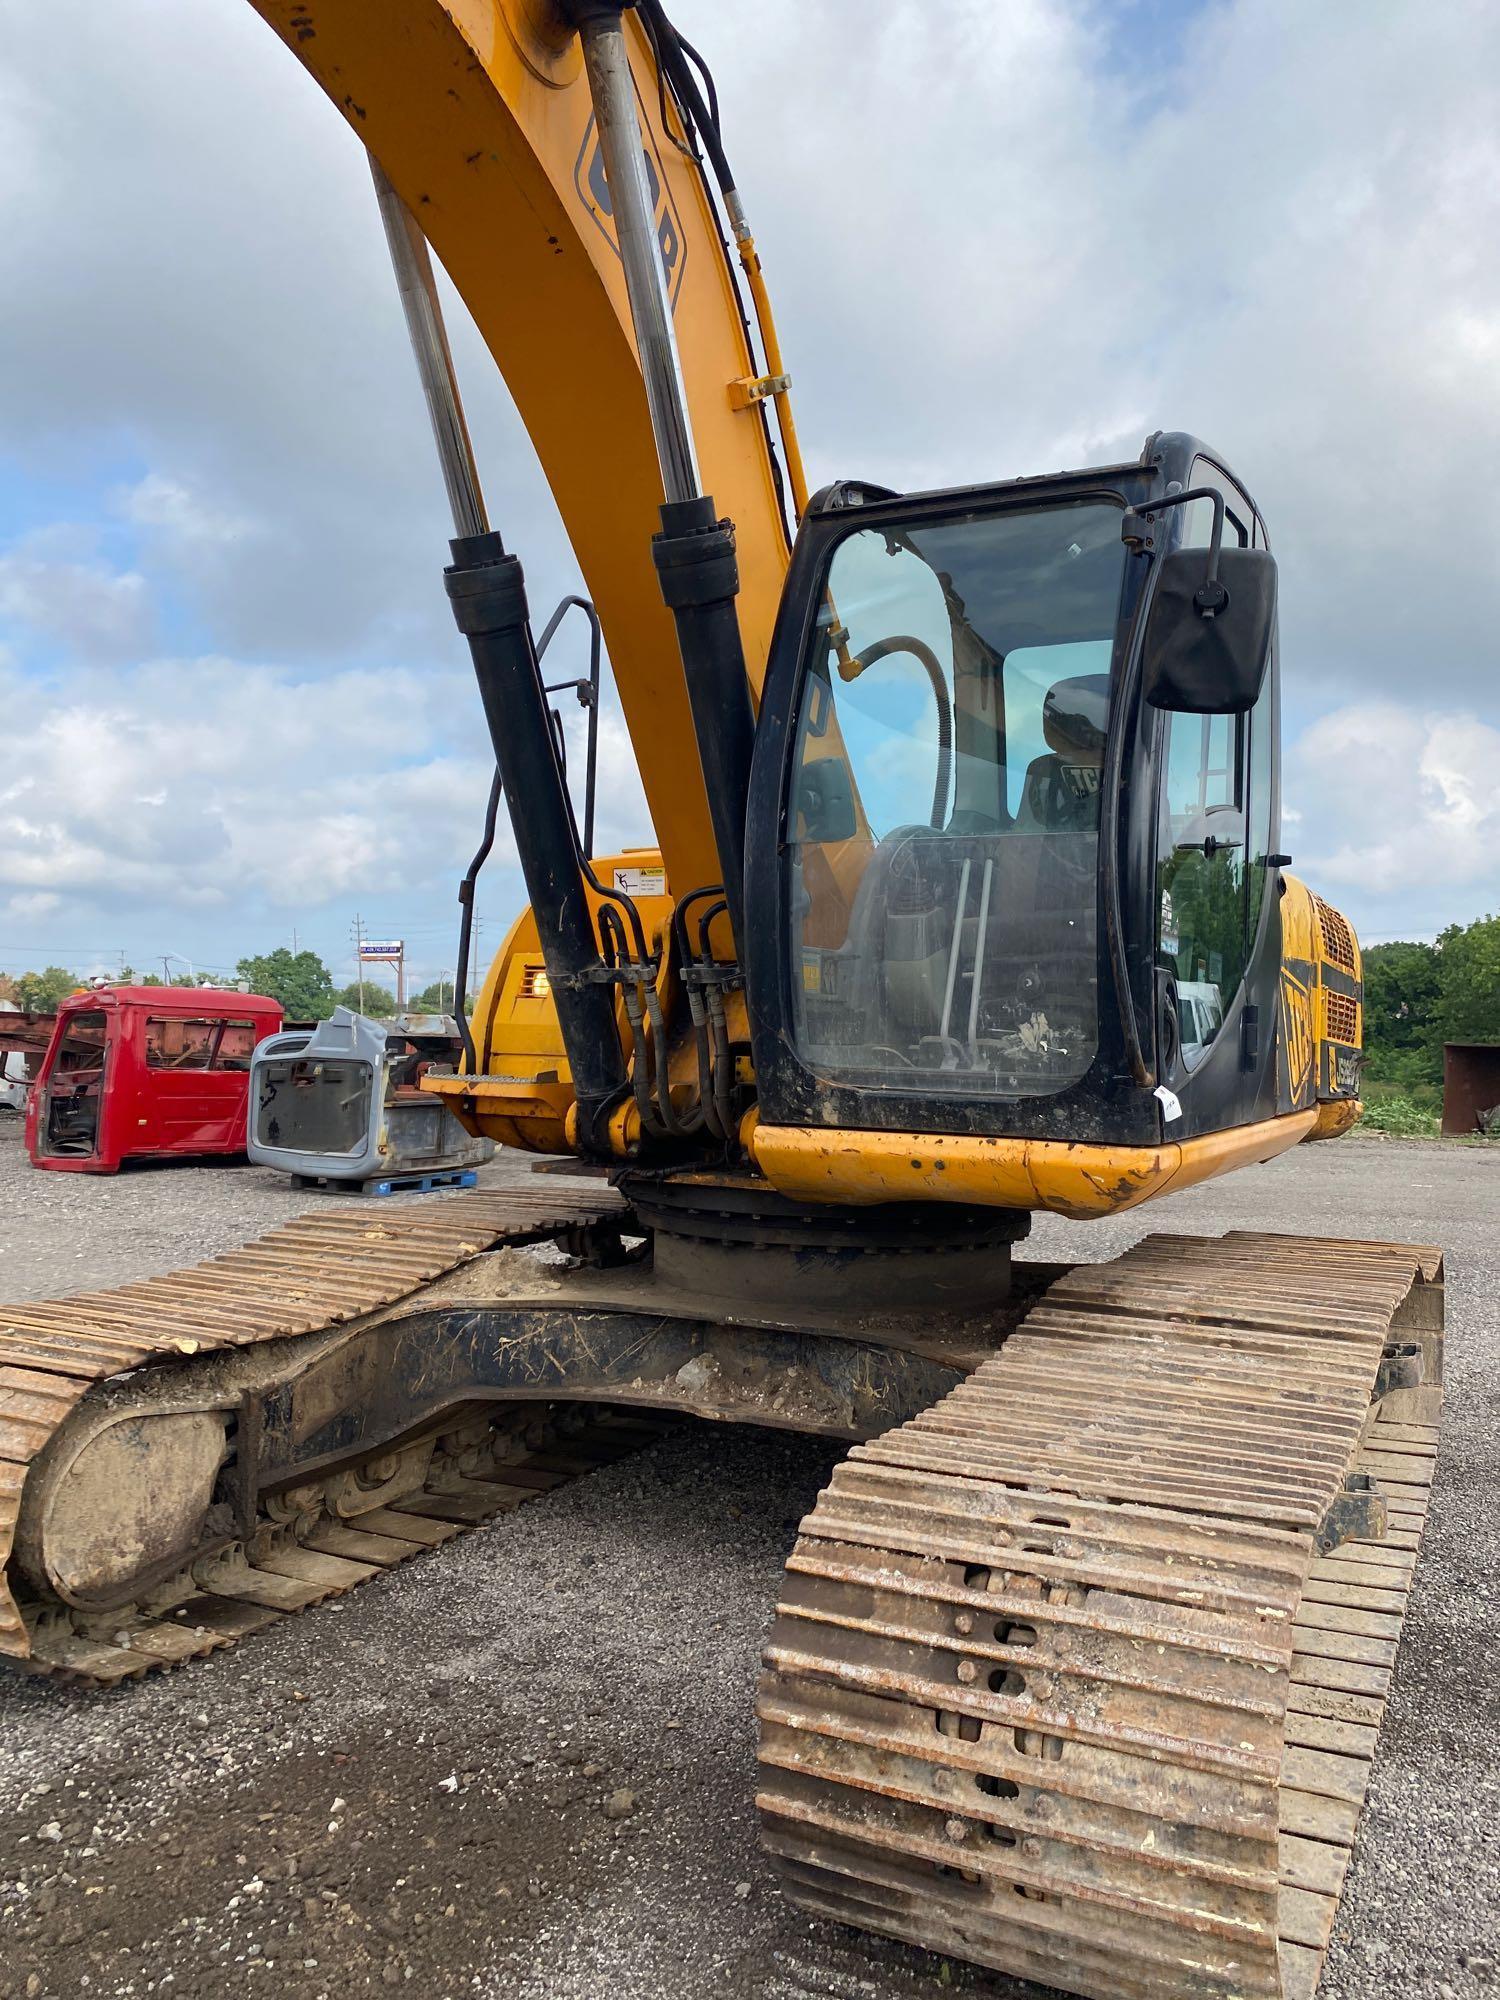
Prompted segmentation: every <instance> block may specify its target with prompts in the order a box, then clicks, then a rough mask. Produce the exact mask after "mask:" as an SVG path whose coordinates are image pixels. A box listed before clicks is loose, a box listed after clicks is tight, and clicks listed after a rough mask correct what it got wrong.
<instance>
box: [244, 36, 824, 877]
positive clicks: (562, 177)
mask: <svg viewBox="0 0 1500 2000" xmlns="http://www.w3.org/2000/svg"><path fill="white" fill-rule="evenodd" d="M252 4H253V5H254V6H255V8H256V11H257V12H258V13H260V14H261V15H263V16H264V18H265V19H266V20H267V21H268V22H269V23H270V25H271V26H272V27H273V28H274V29H275V30H276V32H277V34H278V35H280V36H281V38H282V40H283V41H284V42H285V43H286V44H287V46H288V48H290V49H291V51H292V52H293V54H294V55H295V56H296V57H297V59H298V60H299V61H300V62H301V63H302V64H303V65H304V67H305V68H306V69H307V70H308V71H309V72H310V73H311V75H312V76H313V77H315V78H316V79H317V81H318V83H319V84H321V85H322V87H323V89H324V90H325V91H326V92H327V94H328V96H329V97H330V98H331V99H332V100H333V102H334V104H336V105H337V106H338V108H339V110H340V111H341V112H342V113H343V115H344V117H345V118H346V119H347V121H348V123H349V124H350V126H351V127H352V128H353V130H354V131H355V132H356V133H357V134H358V136H359V138H360V140H361V141H362V142H363V144H364V145H365V146H367V147H368V148H369V150H370V151H371V152H372V153H373V154H374V155H375V157H376V158H377V159H378V160H379V162H380V164H381V166H382V167H383V168H384V170H385V172H386V174H387V176H388V177H389V179H390V181H391V182H392V184H393V185H394V187H395V189H396V191H397V193H398V194H399V195H400V196H401V198H402V200H403V201H404V202H405V203H406V206H407V207H408V208H409V209H410V210H411V212H412V214H413V215H414V216H415V217H416V219H417V221H418V223H419V224H420V226H421V229H422V232H423V234H424V235H425V236H426V237H427V240H428V241H429V242H430V243H431V245H432V247H433V249H434V250H435V251H436V252H437V254H438V256H439V257H440V258H441V259H442V262H443V265H444V267H445V268H446V270H447V272H448V275H449V276H450V277H451V278H452V280H453V282H454V284H455V285H456V286H457V288H458V290H459V292H460V293H461V294H462V296H463V299H464V302H465V304H466V305H467V306H468V308H469V311H470V312H471V313H472V314H473V316H474V319H475V321H476V322H477V324H478V326H479V330H480V332H481V333H482V334H483V336H484V339H485V341H486V343H487V344H488V346H489V349H490V352H491V354H492V355H493V356H494V358H495V362H496V364H497V366H498V367H499V369H500V372H501V374H502V375H503V376H504V378H505V382H506V385H507V387H508V388H509V390H510V393H511V395H512V396H513V397H514V399H515V402H516V405H517V407H518V409H519V410H520V413H521V417H522V420H523V421H524V423H525V425H526V428H527V431H528V432H529V433H530V436H531V440H532V443H533V444H534V445H535V447H536V450H537V455H538V457H539V458H540V460H541V463H542V466H543V469H544V471H545V473H546V476H547V479H548V482H549V484H550V485H551V488H552V492H553V496H554V498H555V499H556V501H557V505H558V509H559V511H560V513H561V515H562V518H563V523H564V525H565V526H566V528H567V531H568V534H569V537H570V539H571V541H572V545H573V550H574V553H575V555H576V556H577V558H578V562H579V565H580V567H581V569H582V571H583V574H584V577H585V579H586V582H587V586H588V591H589V595H590V596H591V597H592V598H593V600H594V603H595V605H596V606H597V608H598V611H599V615H600V618H601V620H602V622H603V626H604V633H605V638H606V641H607V643H608V646H609V655H610V662H611V665H612V667H613V669H614V674H615V680H616V684H617V686H618V688H619V691H620V699H621V702H622V705H623V707H624V711H625V720H626V724H627V727H628V728H629V731H630V736H631V741H632V743H633V745H634V748H635V753H636V758H637V761H638V763H639V765H640V770H641V776H642V780H643V782H644V785H645V791H646V799H647V803H648V805H649V807H650V811H651V817H652V822H653V825H654V827H655V830H656V837H657V841H658V844H659V847H660V850H661V856H662V860H663V862H664V863H665V865H666V870H667V879H668V881H669V882H670V883H672V884H674V885H676V886H677V887H678V889H679V891H680V890H681V889H682V888H684V887H691V886H693V885H695V884H697V883H701V882H712V881H714V880H716V879H717V877H718V873H719V862H718V858H717V855H716V853H715V849H714V843H713V835H712V831H711V828H710V823H709V810H708V800H707V796H706V793H705V789H704V785H703V781H702V776H701V773H700V770H699V764H698V752H697V748H696V744H695V740H694V735H693V727H692V720H691V717H690V714H689V710H688V699H687V689H686V685H685V682H684V679H683V672H682V665H681V660H680V656H679V653H678V647H677V636H676V632H675V629H674V627H673V623H672V618H671V615H670V613H669V612H668V611H667V609H666V607H665V605H664V604H663V601H662V597H661V592H660V588H659V586H658V584H657V579H656V576H655V573H654V571H653V568H652V565H651V560H650V541H651V537H652V535H653V533H654V532H655V531H656V529H657V526H658V515H657V510H658V508H659V506H660V504H661V500H662V497H663V496H662V485H661V475H660V473H659V471H658V467H657V458H656V451H655V447H654V445H653V442H652V434H651V425H650V421H649V417H648V412H647V407H646V401H645V395H644V391H643V388H642V382H641V373H640V368H639V365H638V362H637V359H636V351H635V343H634V338H633V335H632V332H631V323H630V311H629V306H628V302H627V299H626V294H625V280H624V271H623V267H622V265H621V262H620V257H619V252H618V250H617V248H616V246H615V241H614V235H613V222H612V218H611V214H610V206H609V196H608V192H607V189H606V187H605V181H604V173H603V167H602V163H601V160H600V155H599V148H598V145H597V143H596V136H595V131H594V124H593V118H592V111H591V105H590V98H589V91H588V85H587V81H586V79H585V77H584V71H583V57H582V53H581V50H580V47H579V43H578V39H577V37H576V35H573V34H572V33H571V32H570V31H568V30H567V29H565V28H564V27H563V26H562V25H561V23H560V22H559V21H558V20H557V17H556V16H554V15H553V13H552V11H551V9H550V8H549V6H548V5H547V3H546V0H252ZM625 34H626V40H627V46H628V48H629V52H630V60H631V67H632V71H633V74H634V76H635V80H636V99H637V111H638V115H639V118H640V123H641V130H642V134H643V137H644V140H645V147H646V154H647V168H648V180H649V182H650V184H651V186H652V188H653V189H654V191H655V197H656V214H657V225H658V233H659V240H660V241H661V244H662V250H663V256H664V260H665V262H666V266H667V272H668V278H669V283H670V287H671V293H672V301H673V313H674V319H675V324H676V329H677V337H678V344H679V347H680V350H681V355H682V366H683V373H684V377H685V380H686V387H687V395H688V403H689V406H690V410H691V415H692V422H693V430H694V435H695V438H696V442H697V448H698V457H699V462H700V465H701V468H702V474H703V486H704V490H705V491H706V492H709V493H711V494H712V495H713V497H714V499H715V501H716V502H717V505H718V508H719V511H720V512H721V513H723V514H727V515H728V516H729V517H730V519H731V520H733V522H734V524H735V530H736V539H737V545H738V555H739V567H740V595H739V605H738V608H739V617H740V626H741V631H742V633H743V637H744V646H745V657H746V661H747V664H748V667H749V672H750V678H751V683H752V687H753V688H754V690H755V692H756V693H757V695H758V693H759V687H760V681H761V675H762V672H763V668H764V663H765V658H766V653H767V649H768V647H769V643H770V636H771V626H772V622H773V620H774V618H775V614H776V606H777V602H778V599H779V596H780V591H781V583H782V578H783V575H784V573H785V570H786V563H787V555H788V548H787V532H786V524H785V516H784V513H783V509H782V506H781V503H780V499H779V496H778V493H777V487H776V478H775V469H774V466H773V462H772V458H771V453H770V450H769V447H768V442H767V433H766V426H765V422H764V418H763V414H762V408H761V398H762V397H763V396H764V395H765V394H767V393H770V392H769V390H768V388H767V385H766V384H765V382H764V381H763V379H761V378H759V377H758V374H757V369H756V364H755V361H754V358H753V355H752V351H751V348H750V345H749V342H748V339H747V337H746V333H745V330H744V324H743V321H742V318H741V311H740V304H739V301H738V299H737V297H736V293H735V288H734V284H733V280H732V278H731V275H730V266H729V264H728V262H727V260H726V257H725V252H724V245H723V239H722V236H721V232H720V228H719V225H718V222H717V220H716V218H715V215H714V212H713V208H712V205H711V203H710V200H709V196H708V193H707V190H706V188H705V185H704V182H703V178H702V175H701V173H700V170H699V168H698V166H697V164H696V163H695V161H694V160H693V159H692V158H690V157H689V156H688V154H687V153H686V152H685V151H684V150H683V146H682V140H683V133H682V129H681V127H680V125H679V123H678V120H677V116H676V112H675V109H668V110H664V109H663V102H662V99H663V95H664V94H663V93H662V92H661V91H660V90H659V88H658V84H657V77H656V69H655V65H654V63H653V61H652V57H651V52H650V49H649V46H648V45H647V43H646V41H645V37H644V34H643V33H642V31H641V29H640V27H639V26H638V24H637V23H636V21H635V18H634V16H633V15H630V14H627V16H626V19H625ZM669 101H670V100H669ZM750 254H751V256H752V257H753V255H754V246H753V244H751V245H750ZM756 280H757V282H758V281H759V274H758V266H757V269H756ZM779 359H780V357H779V355H778V356H776V357H775V361H776V363H777V364H779ZM501 525H502V526H503V525H504V524H503V523H502V524H501Z"/></svg>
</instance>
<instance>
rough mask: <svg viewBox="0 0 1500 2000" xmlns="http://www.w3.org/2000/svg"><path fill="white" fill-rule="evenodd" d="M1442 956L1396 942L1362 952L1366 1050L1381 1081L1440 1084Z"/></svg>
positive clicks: (1371, 1070) (1428, 947)
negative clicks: (1439, 1005) (1439, 1015)
mask: <svg viewBox="0 0 1500 2000" xmlns="http://www.w3.org/2000/svg"><path fill="white" fill-rule="evenodd" d="M1441 971H1442V966H1441V958H1440V955H1439V953H1438V951H1437V949H1436V947H1435V946H1433V945H1430V944H1409V943H1406V942H1404V941H1397V942H1394V943H1391V944H1375V945H1371V946H1370V948H1369V950H1368V951H1367V952H1366V953H1365V954H1364V976H1365V1048H1366V1050H1367V1051H1368V1054H1369V1073H1370V1075H1371V1076H1372V1077H1374V1078H1376V1079H1377V1080H1378V1081H1380V1082H1382V1083H1405V1084H1412V1083H1438V1082H1441V1080H1442V1074H1443V1048H1442V1035H1441V1032H1440V1030H1439V1027H1438V1000H1439V987H1440V980H1441Z"/></svg>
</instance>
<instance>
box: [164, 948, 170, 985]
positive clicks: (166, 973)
mask: <svg viewBox="0 0 1500 2000" xmlns="http://www.w3.org/2000/svg"><path fill="white" fill-rule="evenodd" d="M171 956H172V954H171V952H169V951H168V952H163V954H162V961H161V983H162V985H163V986H170V985H171V984H172V975H171V973H170V972H169V971H168V969H167V964H168V960H169V959H170V958H171Z"/></svg>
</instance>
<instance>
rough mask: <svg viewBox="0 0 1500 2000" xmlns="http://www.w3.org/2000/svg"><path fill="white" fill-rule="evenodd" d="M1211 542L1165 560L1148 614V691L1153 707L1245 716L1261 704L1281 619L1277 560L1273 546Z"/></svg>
mask: <svg viewBox="0 0 1500 2000" xmlns="http://www.w3.org/2000/svg"><path fill="white" fill-rule="evenodd" d="M1218 553H1219V562H1218V576H1217V580H1214V575H1213V564H1212V562H1211V559H1210V556H1211V552H1210V551H1209V550H1207V549H1174V550H1173V551H1172V553H1171V554H1170V555H1169V556H1163V557H1162V559H1161V568H1160V572H1159V574H1158V576H1157V579H1156V595H1155V596H1154V597H1153V598H1152V600H1151V610H1150V612H1149V613H1148V615H1147V619H1146V638H1145V644H1144V648H1143V651H1142V657H1141V693H1142V694H1143V696H1144V697H1145V699H1146V700H1147V701H1148V702H1150V704H1151V706H1152V707H1153V708H1168V709H1175V710H1178V711H1179V712H1181V713H1183V714H1186V715H1243V714H1245V713H1246V712H1247V711H1248V710H1250V709H1252V708H1254V706H1255V704H1256V702H1257V701H1258V700H1259V698H1260V690H1261V683H1262V681H1263V680H1264V679H1265V674H1266V661H1267V659H1268V658H1269V657H1270V651H1271V633H1272V630H1273V629H1274V627H1275V623H1276V559H1275V557H1274V556H1273V555H1272V554H1271V552H1270V551H1269V549H1220V550H1219V552H1218Z"/></svg>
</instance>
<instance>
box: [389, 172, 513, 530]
mask: <svg viewBox="0 0 1500 2000" xmlns="http://www.w3.org/2000/svg"><path fill="white" fill-rule="evenodd" d="M369 157H370V173H371V175H372V177H373V178H374V182H375V199H376V200H377V201H378V202H379V204H380V219H381V221H382V222H383V223H384V225H385V240H386V245H387V247H388V248H389V250H390V253H391V268H392V269H393V270H394V271H395V273H396V288H397V290H398V291H399V292H400V294H401V310H402V312H403V313H404V314H405V315H406V331H407V333H408V335H409V336H410V339H411V351H412V353H413V355H414V356H415V357H416V363H417V374H418V375H419V377H420V378H421V382H422V394H423V395H424V396H425V397H426V399H427V414H428V416H429V417H430V418H431V419H432V436H433V441H434V443H435V444H436V445H437V454H438V463H439V464H440V465H441V467H442V471H443V484H444V486H445V487H446V488H447V489H448V505H449V506H450V507H451V508H452V510H453V532H454V534H455V535H460V536H463V535H483V534H485V533H487V532H488V530H489V525H490V524H489V518H488V516H487V515H486V513H485V511H484V493H483V491H482V489H481V488H480V484H479V468H478V466H477V465H476V464H475V462H474V446H473V444H472V442H471V441H470V438H469V426H468V424H467V422H466V421H465V419H464V406H463V402H462V400H461V398H460V396H459V393H458V375H457V373H456V371H455V370H454V366H453V353H452V350H451V349H450V347H449V346H448V329H447V328H446V327H445V326H444V324H443V308H442V305H441V303H440V301H439V299H438V295H437V282H436V280H435V279H434V277H433V275H432V258H431V256H430V255H429V254H428V249H427V238H426V237H425V236H424V235H423V234H422V231H421V229H420V228H419V226H418V224H417V219H416V217H415V216H414V215H413V214H412V212H411V210H410V209H409V208H408V207H407V206H406V203H405V202H404V201H403V200H402V199H401V197H400V195H399V194H397V192H396V190H395V189H394V188H393V187H392V186H391V184H390V181H389V180H388V179H387V178H386V172H385V169H384V168H383V167H382V166H381V164H380V162H379V160H377V159H376V157H375V155H374V154H373V153H371V154H370V156H369Z"/></svg>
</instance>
